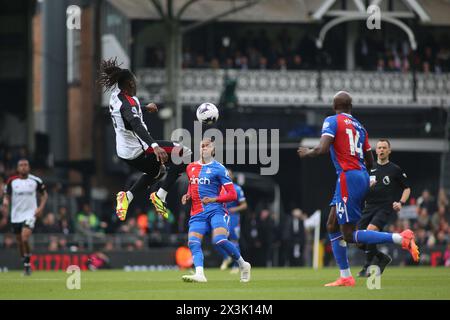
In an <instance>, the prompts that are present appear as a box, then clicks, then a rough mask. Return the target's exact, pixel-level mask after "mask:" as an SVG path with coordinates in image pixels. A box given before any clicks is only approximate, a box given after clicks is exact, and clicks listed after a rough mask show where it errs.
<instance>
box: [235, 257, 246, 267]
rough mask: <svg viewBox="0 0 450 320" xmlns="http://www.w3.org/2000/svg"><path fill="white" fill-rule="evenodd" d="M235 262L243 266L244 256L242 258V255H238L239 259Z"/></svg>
mask: <svg viewBox="0 0 450 320" xmlns="http://www.w3.org/2000/svg"><path fill="white" fill-rule="evenodd" d="M236 262H237V263H238V264H239V267H243V266H244V263H245V260H244V258H242V256H241V257H239V259H237V261H236Z"/></svg>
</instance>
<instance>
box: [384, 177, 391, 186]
mask: <svg viewBox="0 0 450 320" xmlns="http://www.w3.org/2000/svg"><path fill="white" fill-rule="evenodd" d="M383 183H384V184H385V185H389V184H390V183H391V179H389V176H385V177H384V178H383Z"/></svg>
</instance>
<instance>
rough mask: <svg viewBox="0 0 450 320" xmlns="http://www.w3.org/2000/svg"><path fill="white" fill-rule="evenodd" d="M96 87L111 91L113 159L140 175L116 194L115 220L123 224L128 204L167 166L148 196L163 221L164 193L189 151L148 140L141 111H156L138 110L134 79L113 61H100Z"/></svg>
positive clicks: (165, 212) (181, 169) (153, 107)
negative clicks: (97, 85) (113, 137)
mask: <svg viewBox="0 0 450 320" xmlns="http://www.w3.org/2000/svg"><path fill="white" fill-rule="evenodd" d="M98 83H99V84H100V85H102V86H103V87H104V88H105V89H106V90H111V91H112V92H111V97H110V100H109V111H110V113H111V119H112V123H113V126H114V130H115V133H116V151H117V156H118V157H119V158H120V159H121V160H123V161H124V162H126V163H127V164H128V165H129V166H131V167H133V168H135V169H137V170H139V171H141V172H142V173H143V174H142V175H141V177H140V178H139V179H138V180H137V181H136V183H135V184H134V185H133V186H132V187H131V188H130V189H129V190H128V191H120V192H119V193H117V206H116V214H117V216H118V217H119V219H120V220H122V221H123V220H125V218H126V214H127V211H128V206H129V203H130V202H131V201H132V200H133V198H134V197H135V196H136V195H137V194H139V193H141V192H143V191H145V190H146V189H147V188H149V187H151V186H152V185H153V184H155V183H156V182H157V181H158V180H160V179H161V178H162V177H163V176H164V174H165V172H166V166H168V169H167V176H166V178H165V179H164V180H163V181H162V183H161V187H160V188H159V189H158V191H157V192H153V193H151V194H150V200H151V202H152V203H153V205H154V206H155V209H156V211H157V212H158V213H159V214H160V215H162V216H163V217H164V218H166V219H167V217H168V210H167V208H166V196H167V193H168V191H169V189H170V187H171V186H172V185H173V184H174V183H175V181H176V180H177V178H178V177H179V176H180V175H181V174H182V173H183V172H184V170H185V168H186V166H187V165H188V164H189V163H190V162H191V161H190V160H191V159H190V158H191V155H192V152H191V150H190V149H189V148H187V147H184V146H182V145H181V144H179V143H176V142H172V141H162V140H155V139H153V138H152V137H151V136H150V133H149V132H148V129H147V125H146V124H145V122H144V120H143V110H145V111H147V112H157V111H158V108H157V107H156V105H155V104H154V103H150V104H148V105H147V106H145V107H142V108H141V105H140V102H139V99H138V98H137V97H136V83H137V81H136V77H135V76H134V74H133V73H132V72H131V71H130V70H128V69H122V68H120V67H119V65H118V64H117V61H116V59H110V60H105V61H102V63H101V66H100V75H99V78H98ZM174 156H176V157H179V159H178V160H182V161H181V163H174V161H173V157H174Z"/></svg>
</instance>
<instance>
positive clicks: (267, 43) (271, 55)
mask: <svg viewBox="0 0 450 320" xmlns="http://www.w3.org/2000/svg"><path fill="white" fill-rule="evenodd" d="M329 41H333V39H331V40H329ZM225 43H227V44H228V45H224V44H225ZM333 46H336V47H339V49H338V50H337V51H336V50H334V49H332V48H329V47H324V49H323V50H322V52H321V53H320V55H319V51H318V49H317V48H316V45H315V40H314V39H313V38H312V37H311V36H310V35H309V34H306V35H305V36H303V37H302V38H301V39H300V40H299V41H298V42H297V43H296V42H295V41H294V40H293V39H292V37H291V36H290V34H289V32H287V30H281V31H280V32H279V33H278V34H277V35H276V36H275V37H274V38H273V39H271V38H270V37H269V35H268V33H267V31H266V29H261V30H260V31H259V32H258V33H254V32H247V33H243V34H241V35H240V36H238V37H237V38H233V39H232V40H231V39H230V38H229V37H224V38H223V39H222V43H219V44H216V45H215V46H213V49H212V50H211V48H209V47H208V48H206V47H204V46H199V47H194V46H193V45H191V44H189V42H188V43H185V46H184V48H183V55H182V67H183V68H194V69H195V68H196V69H206V68H208V69H239V70H249V69H251V70H314V69H317V68H318V67H319V66H320V67H321V68H322V69H328V70H335V69H337V70H339V69H345V61H344V59H343V56H342V55H338V54H337V53H338V52H342V50H345V46H344V47H342V45H339V44H334V45H333ZM354 51H355V62H356V66H355V68H356V70H366V71H387V72H408V71H411V70H412V65H413V64H414V65H415V67H416V70H417V71H419V72H424V73H441V72H449V71H450V47H449V46H448V42H447V41H445V40H442V41H441V44H437V43H435V42H433V43H429V44H428V43H426V44H424V45H422V46H419V48H418V50H417V51H416V52H413V51H412V49H411V47H410V44H409V42H408V41H407V40H397V41H394V40H385V38H380V39H379V40H378V39H377V38H375V37H371V36H370V35H362V36H361V37H360V38H359V39H358V40H357V41H356V43H355V46H354ZM319 56H320V57H319ZM145 59H146V61H145V64H146V66H147V67H157V68H161V67H164V64H165V57H164V48H163V46H158V47H149V48H148V49H147V53H146V58H145ZM319 59H320V60H319Z"/></svg>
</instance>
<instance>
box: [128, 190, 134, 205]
mask: <svg viewBox="0 0 450 320" xmlns="http://www.w3.org/2000/svg"><path fill="white" fill-rule="evenodd" d="M126 194H127V199H128V203H130V202H131V201H133V198H134V196H133V194H132V193H131V191H127V192H126Z"/></svg>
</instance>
